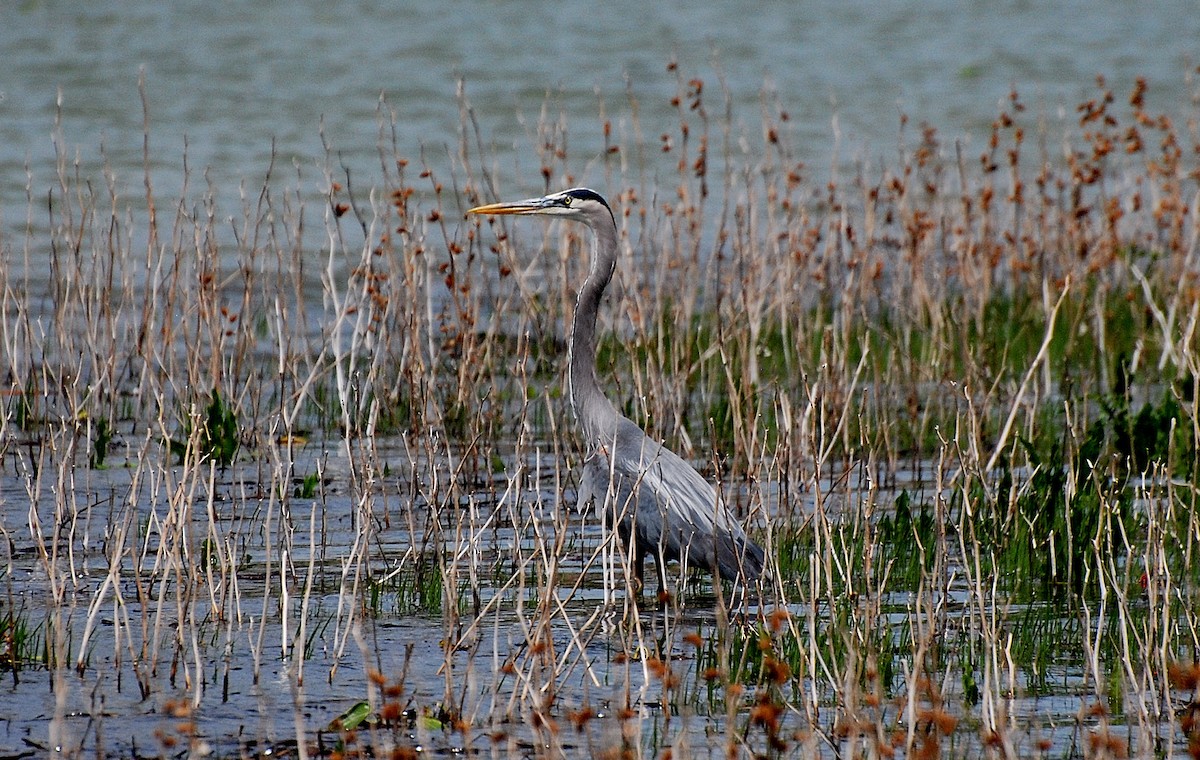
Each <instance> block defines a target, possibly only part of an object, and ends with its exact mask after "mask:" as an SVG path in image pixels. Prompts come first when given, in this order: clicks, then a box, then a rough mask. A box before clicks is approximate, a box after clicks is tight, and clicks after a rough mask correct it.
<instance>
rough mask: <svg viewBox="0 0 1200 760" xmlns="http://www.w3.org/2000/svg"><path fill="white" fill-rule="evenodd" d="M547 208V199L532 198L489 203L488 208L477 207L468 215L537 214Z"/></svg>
mask: <svg viewBox="0 0 1200 760" xmlns="http://www.w3.org/2000/svg"><path fill="white" fill-rule="evenodd" d="M545 208H546V199H545V198H530V199H529V200H524V201H515V202H512V203H489V204H487V205H486V206H476V207H475V208H473V209H470V210H469V211H467V213H468V214H536V213H537V212H539V211H541V210H543V209H545Z"/></svg>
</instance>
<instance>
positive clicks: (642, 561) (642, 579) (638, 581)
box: [633, 542, 646, 595]
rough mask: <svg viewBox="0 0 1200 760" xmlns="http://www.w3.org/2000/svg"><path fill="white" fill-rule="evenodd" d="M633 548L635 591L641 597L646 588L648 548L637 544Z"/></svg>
mask: <svg viewBox="0 0 1200 760" xmlns="http://www.w3.org/2000/svg"><path fill="white" fill-rule="evenodd" d="M635 544H636V545H635V546H634V548H633V583H634V591H636V592H637V593H638V594H639V595H640V594H641V593H642V591H643V590H645V588H646V547H644V546H642V545H641V544H640V543H638V542H635Z"/></svg>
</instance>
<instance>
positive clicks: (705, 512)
mask: <svg viewBox="0 0 1200 760" xmlns="http://www.w3.org/2000/svg"><path fill="white" fill-rule="evenodd" d="M470 213H474V214H540V215H545V216H555V217H560V218H564V219H571V220H574V221H579V222H583V223H584V224H586V225H587V226H588V227H590V228H591V230H592V233H593V240H592V261H591V268H590V270H589V272H588V276H587V279H586V280H584V282H583V285H582V286H581V287H580V289H579V297H578V301H577V303H576V306H575V317H574V321H573V324H572V328H571V340H570V349H569V351H570V353H569V357H568V372H567V376H568V386H569V390H570V399H571V408H572V410H573V411H574V413H575V417H576V418H577V419H578V421H579V425H580V427H581V428H582V430H583V437H584V440H585V441H586V444H587V449H588V455H587V459H586V461H585V463H584V467H583V475H582V478H581V481H580V486H579V499H580V504H581V505H584V504H586V503H587V502H588V500H594V502H595V503H596V505H597V506H600V507H602V508H603V509H605V510H606V511H607V515H608V518H609V524H610V525H615V526H616V529H617V534H618V536H619V537H620V539H621V541H622V542H623V543H624V545H625V546H626V548H627V549H631V550H632V559H633V570H634V574H635V576H636V579H637V582H638V584H639V586H640V585H641V584H642V582H643V571H644V567H645V558H646V556H647V555H650V556H653V557H654V558H655V564H656V566H657V568H658V576H659V584H660V587H661V588H660V590H665V584H666V572H665V568H664V566H663V565H664V563H665V562H667V561H670V560H677V561H679V562H681V563H684V565H685V566H691V567H702V568H704V569H706V570H708V571H710V572H712V573H714V574H718V575H720V576H721V577H722V578H725V579H727V580H736V581H742V582H752V581H754V580H756V579H758V578H759V577H760V576H761V575H762V572H763V566H764V562H765V556H764V554H763V551H762V549H760V548H759V547H758V546H757V545H756V544H755V543H754V542H753V541H751V540H750V539H749V537H747V536H746V533H745V531H744V530H742V527H741V525H739V524H738V522H737V521H736V520H735V519H734V518H733V516H732V515H730V514H729V511H728V510H727V509H726V507H725V505H724V503H722V501H721V499H720V496H719V495H718V493H717V491H716V489H715V488H713V486H712V485H711V484H710V483H709V482H708V481H707V480H705V479H704V478H703V477H702V476H701V475H700V473H698V472H696V470H695V468H693V467H692V466H691V465H689V464H688V463H687V462H685V461H683V460H682V459H680V458H679V457H678V456H677V455H676V454H675V453H674V452H672V451H671V450H669V449H667V448H666V447H665V446H663V445H662V444H661V443H658V442H655V441H653V440H651V439H650V438H649V437H648V436H647V435H646V434H645V433H644V432H642V429H641V428H639V427H638V426H637V425H636V424H635V423H634V422H633V421H632V420H630V419H629V418H627V417H625V416H624V415H622V414H621V413H619V412H618V411H617V410H616V408H615V407H614V406H613V404H612V402H611V401H609V400H608V398H607V397H606V396H605V395H604V392H603V391H602V390H601V388H600V383H599V381H598V379H597V377H596V316H597V314H598V312H599V309H600V299H601V297H602V296H603V295H604V289H605V288H606V287H608V284H609V282H610V281H611V280H612V275H613V271H614V269H615V268H616V265H617V251H618V244H617V224H616V219H615V217H614V216H613V213H612V209H611V208H609V205H608V203H607V202H606V201H605V200H604V198H603V197H601V196H600V195H599V194H598V193H596V192H594V191H592V190H588V189H586V188H574V189H572V190H566V191H564V192H561V193H554V194H552V195H547V196H545V197H543V198H531V199H529V200H524V201H518V202H516V203H494V204H490V205H487V206H479V207H478V208H473V209H471V211H470Z"/></svg>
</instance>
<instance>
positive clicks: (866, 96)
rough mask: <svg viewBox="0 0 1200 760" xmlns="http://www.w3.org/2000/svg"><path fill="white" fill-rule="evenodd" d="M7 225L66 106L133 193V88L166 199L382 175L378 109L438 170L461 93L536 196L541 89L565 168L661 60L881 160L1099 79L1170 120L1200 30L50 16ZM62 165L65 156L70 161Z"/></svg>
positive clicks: (1019, 24)
mask: <svg viewBox="0 0 1200 760" xmlns="http://www.w3.org/2000/svg"><path fill="white" fill-rule="evenodd" d="M0 50H3V52H4V61H5V65H4V70H3V72H0V177H3V182H2V183H0V214H3V219H4V221H5V223H6V224H8V225H12V224H14V223H15V222H19V221H20V220H21V219H22V218H23V209H24V198H25V187H26V178H25V166H26V165H27V164H28V165H30V167H31V169H32V171H33V173H34V177H35V179H34V182H33V186H32V188H31V189H32V192H33V194H34V195H35V196H40V195H42V194H44V192H45V183H46V182H47V181H48V179H49V177H50V176H51V175H50V172H51V171H52V168H53V163H52V161H51V157H52V155H53V149H52V145H51V132H52V127H53V123H54V117H55V109H56V101H57V100H58V99H59V98H60V97H61V104H62V114H63V121H64V134H65V140H66V142H67V143H68V145H69V146H70V147H72V148H75V147H77V148H78V150H79V152H80V155H81V156H82V157H83V158H84V159H85V160H88V161H91V160H94V159H95V158H96V156H97V153H98V151H99V149H100V147H101V146H103V148H104V150H105V152H106V154H107V155H108V157H109V159H110V161H111V163H112V165H113V166H114V168H115V169H116V171H117V173H118V176H122V177H125V178H127V179H128V180H129V181H131V182H132V181H136V180H138V179H140V172H141V150H142V137H141V135H142V123H143V121H142V107H141V104H140V102H139V97H138V91H137V79H138V75H139V71H140V70H144V72H145V76H146V82H147V84H146V90H147V95H148V100H149V110H150V126H151V132H152V139H153V147H154V149H155V157H154V160H155V161H156V162H158V163H159V164H167V166H166V167H165V168H166V169H167V170H166V171H163V172H162V174H161V179H160V181H161V183H162V184H163V186H164V188H171V187H175V186H177V185H178V183H179V182H180V174H181V173H180V171H179V166H180V163H181V159H182V154H183V151H184V145H185V143H186V145H187V153H188V156H189V161H190V165H191V166H192V167H193V168H206V169H208V170H210V177H211V178H212V179H213V181H214V183H215V184H216V185H217V187H218V188H219V189H220V190H221V191H222V192H231V191H232V188H233V187H234V186H236V183H237V182H238V181H240V180H242V179H249V180H250V181H251V182H253V181H255V180H257V179H259V178H261V176H262V175H263V174H264V172H265V171H266V167H267V165H268V159H269V154H270V151H271V149H272V146H273V145H274V148H275V150H276V151H277V152H278V154H279V156H280V157H281V158H282V159H283V162H282V165H283V166H285V167H286V166H288V165H289V163H290V162H291V161H297V162H299V163H301V164H310V163H311V162H313V161H314V160H315V159H316V158H317V157H319V156H320V155H321V154H322V149H321V138H320V134H319V133H320V129H321V124H322V123H324V131H325V134H326V137H327V139H328V141H329V143H330V144H331V145H332V146H333V147H334V148H335V149H336V150H337V151H339V153H340V154H341V156H342V158H343V160H345V161H346V162H347V163H348V164H349V165H350V166H352V167H354V168H355V169H356V170H357V171H359V172H361V174H360V177H362V178H363V180H362V181H363V182H364V183H366V184H370V183H371V181H372V179H373V178H375V177H377V176H378V171H379V168H378V160H377V159H376V158H375V152H374V146H375V144H376V141H377V135H378V130H377V115H376V110H377V106H378V103H379V98H380V96H381V95H383V96H384V97H386V99H387V103H388V104H389V106H390V107H391V108H392V109H394V110H395V112H396V114H397V134H396V141H397V143H398V146H399V152H400V153H401V154H402V155H414V156H415V155H416V154H418V153H419V152H420V151H421V150H426V151H429V152H430V153H432V154H435V155H436V154H442V153H443V152H444V151H445V149H446V145H447V144H448V143H453V142H454V139H455V138H454V136H455V135H456V133H457V130H458V129H459V124H460V115H459V109H458V106H457V104H456V103H455V97H454V96H455V91H456V84H457V81H458V80H459V79H460V78H462V79H464V80H465V82H466V92H467V95H468V97H469V98H470V100H471V102H472V104H473V105H474V108H475V114H476V117H477V119H478V121H479V124H480V128H481V132H482V134H483V136H484V138H485V140H486V141H488V142H489V143H492V144H494V146H495V148H496V149H497V150H498V151H499V152H500V154H501V156H502V157H503V156H504V155H505V154H509V153H511V154H512V155H514V156H515V157H516V159H517V160H518V161H520V162H521V165H522V166H524V167H526V171H529V172H530V173H531V174H530V176H529V177H528V178H524V177H519V178H518V177H513V178H510V179H509V180H508V181H509V183H513V184H517V185H520V186H522V187H523V188H530V187H537V182H536V179H535V178H534V176H533V173H535V172H536V164H535V163H533V162H532V161H531V154H532V149H533V144H534V143H535V141H534V140H533V139H531V135H532V132H533V123H534V122H536V120H537V118H538V113H539V110H540V108H541V106H542V103H543V101H544V99H545V98H546V97H547V95H548V94H549V95H550V97H551V99H552V101H553V104H554V108H555V109H558V108H561V109H562V110H563V111H564V112H565V113H566V115H567V124H568V126H569V127H572V128H573V131H572V140H571V142H570V145H571V149H572V151H573V156H574V158H573V164H574V165H573V166H572V167H571V170H572V172H573V173H575V174H576V176H578V177H581V178H583V179H584V180H587V181H589V182H593V183H599V182H600V181H601V177H598V176H596V175H595V172H594V171H593V170H589V166H590V163H589V162H590V161H592V160H593V159H594V158H595V156H596V155H597V153H598V152H599V150H600V145H601V142H600V140H601V137H600V134H599V119H598V118H596V114H597V113H598V110H599V107H600V106H599V104H598V95H599V96H600V97H602V98H603V99H604V100H605V101H606V113H607V115H608V116H609V117H610V118H612V119H613V120H614V121H615V123H616V125H617V129H618V130H620V129H631V128H632V127H631V124H630V117H631V110H630V107H629V105H628V104H627V103H626V102H625V97H626V92H627V91H628V93H630V94H631V95H632V96H633V97H634V98H636V99H637V101H638V103H639V119H640V125H639V127H640V129H641V130H642V131H643V133H644V136H645V137H646V138H647V139H648V140H649V141H653V140H655V139H656V138H657V136H658V134H660V133H663V132H667V131H670V130H671V129H672V128H673V127H674V125H675V124H677V121H678V119H677V118H676V117H674V116H673V115H672V113H671V109H670V106H669V104H668V100H669V97H670V96H671V94H672V93H673V92H674V88H675V85H674V83H673V81H672V79H671V77H670V76H669V75H667V74H666V64H667V62H668V61H671V60H678V61H679V62H680V64H681V71H682V72H683V73H684V76H701V77H703V78H704V79H706V80H707V81H708V82H709V83H710V86H715V85H716V79H717V73H718V72H719V75H720V77H721V78H722V79H723V84H724V86H725V87H727V88H728V91H729V93H730V96H731V98H732V100H733V102H734V104H735V107H736V109H737V111H736V112H737V113H738V115H739V117H740V118H742V119H745V120H747V121H753V120H754V119H755V118H756V113H757V109H758V107H759V92H760V89H761V87H762V85H763V83H764V81H767V80H769V81H770V82H772V83H773V84H772V86H773V87H774V88H775V89H776V90H777V91H778V94H779V98H780V101H781V104H782V107H783V108H784V109H785V110H787V111H788V112H789V114H790V115H791V117H792V120H793V123H794V124H795V125H796V129H797V131H798V133H799V135H800V137H801V140H802V148H801V155H800V156H799V158H800V159H801V160H804V161H806V162H809V163H810V164H816V165H822V166H823V165H824V164H825V162H827V161H828V159H829V157H830V156H831V155H832V154H833V152H834V149H835V127H834V122H835V121H836V134H837V135H839V136H840V147H839V148H838V150H839V151H840V155H843V156H845V155H865V156H866V157H868V158H872V159H874V158H878V157H881V156H887V157H890V156H892V155H894V150H895V149H894V146H895V140H896V135H897V129H898V122H899V118H898V117H899V114H900V113H901V112H904V113H907V114H909V115H910V116H911V117H912V118H913V119H914V120H917V121H920V122H928V123H930V124H932V125H934V126H937V127H938V128H939V129H941V130H942V132H943V134H946V135H950V136H953V137H956V138H957V137H970V138H973V139H975V140H979V139H982V137H985V136H986V129H987V126H988V124H989V123H990V122H991V120H992V119H993V118H994V117H995V115H996V113H997V109H998V104H999V103H1000V102H1001V101H1002V100H1003V99H1004V98H1005V97H1006V96H1007V94H1008V92H1009V90H1010V88H1011V87H1013V86H1016V87H1017V88H1019V89H1020V91H1021V93H1022V95H1023V96H1024V97H1025V98H1026V100H1027V102H1030V103H1037V104H1040V106H1041V107H1043V108H1044V109H1045V111H1046V113H1047V114H1048V115H1049V116H1050V117H1051V118H1057V117H1058V116H1059V115H1060V109H1062V108H1065V109H1067V111H1066V114H1067V115H1068V116H1069V115H1070V114H1071V109H1073V107H1074V106H1075V105H1076V104H1077V103H1079V102H1080V101H1081V100H1083V99H1085V98H1086V97H1091V96H1092V95H1093V94H1094V92H1095V90H1094V79H1095V76H1096V75H1098V74H1102V75H1104V76H1106V77H1107V78H1108V80H1109V82H1110V84H1111V85H1112V86H1113V87H1114V88H1115V89H1116V90H1117V92H1118V93H1121V94H1124V93H1127V92H1128V91H1129V88H1130V87H1131V85H1132V83H1133V80H1134V78H1135V77H1137V76H1145V77H1147V78H1148V79H1149V80H1150V83H1151V95H1150V107H1151V110H1154V109H1155V108H1156V107H1157V106H1161V107H1163V108H1168V109H1169V110H1171V111H1177V110H1178V109H1180V108H1181V107H1183V104H1185V103H1187V100H1188V98H1187V92H1188V84H1187V83H1186V81H1185V79H1186V75H1187V73H1188V71H1189V68H1190V67H1191V66H1193V65H1194V64H1195V63H1196V62H1197V60H1198V59H1200V14H1198V13H1196V12H1195V7H1194V5H1193V4H1192V3H1190V2H1187V1H1186V0H1169V1H1168V2H1163V3H1155V4H1153V5H1151V6H1145V5H1142V4H1137V3H1127V2H1122V1H1121V0H1102V1H1101V2H1067V3H1024V2H1003V3H959V2H949V1H947V0H935V1H932V2H924V3H917V2H905V3H888V4H882V5H880V4H873V3H837V2H819V3H809V4H800V5H797V4H794V3H787V2H769V3H759V4H756V5H755V6H754V7H753V8H752V9H747V8H746V7H745V6H744V5H743V4H741V3H734V2H709V3H677V2H671V3H640V2H633V1H632V0H620V1H618V2H612V3H604V4H595V3H592V4H576V3H556V4H550V5H547V4H545V3H536V2H529V1H523V2H463V1H462V0H451V1H450V2H444V3H408V2H400V3H384V2H358V3H346V4H328V3H321V2H303V3H278V4H259V3H247V2H236V1H233V2H220V3H215V4H214V3H200V2H192V1H190V0H185V2H179V3H150V2H133V3H117V2H94V3H80V4H76V3H65V2H55V1H54V0H29V1H28V2H23V3H19V4H16V5H15V6H10V7H9V8H7V9H6V11H5V21H4V23H3V24H0ZM69 153H73V151H69Z"/></svg>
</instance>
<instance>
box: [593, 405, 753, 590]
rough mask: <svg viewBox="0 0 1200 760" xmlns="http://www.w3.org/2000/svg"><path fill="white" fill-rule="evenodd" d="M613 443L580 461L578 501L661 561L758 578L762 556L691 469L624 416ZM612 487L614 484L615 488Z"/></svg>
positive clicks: (729, 576) (735, 576)
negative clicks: (604, 514)
mask: <svg viewBox="0 0 1200 760" xmlns="http://www.w3.org/2000/svg"><path fill="white" fill-rule="evenodd" d="M614 439H615V440H614V445H613V446H611V447H602V448H601V449H600V450H599V451H597V452H596V453H595V454H594V455H593V456H592V457H591V458H589V459H588V461H587V462H586V463H585V465H584V470H583V475H582V478H581V481H580V488H579V490H580V503H581V504H583V503H585V499H587V498H591V499H593V500H594V501H595V503H596V504H597V505H601V504H604V505H606V506H607V508H608V509H609V510H610V514H612V515H613V516H614V517H615V518H616V519H617V520H619V521H620V522H621V523H622V527H623V528H625V530H626V531H627V530H628V529H629V526H630V524H632V526H633V527H634V528H635V530H636V536H637V540H638V541H639V542H640V543H642V544H643V545H645V546H646V547H648V549H649V550H650V551H653V552H655V553H656V554H657V553H658V552H661V553H662V555H663V556H664V557H665V558H666V559H675V560H679V561H681V562H686V563H687V564H689V565H698V566H700V567H703V568H706V569H708V570H709V571H711V572H713V573H719V574H720V576H721V577H722V578H726V579H728V580H737V579H742V580H746V581H752V580H755V579H757V578H758V577H759V576H760V575H761V574H762V570H763V563H764V561H765V557H764V555H763V551H762V549H760V548H759V547H758V546H756V545H755V544H754V542H752V541H751V540H750V539H749V538H748V537H747V536H746V532H745V531H744V530H742V526H741V525H739V524H738V522H737V521H736V520H735V519H734V518H733V516H732V515H731V514H729V511H728V510H727V509H726V508H725V505H724V504H723V503H722V502H721V500H720V498H719V496H718V494H717V491H716V489H715V488H713V487H712V485H711V484H710V483H709V482H708V481H707V480H705V479H704V478H703V477H702V476H701V475H700V473H698V472H696V470H695V468H694V467H692V466H691V465H689V464H688V463H687V462H685V461H683V460H682V459H680V458H679V457H678V456H677V455H676V454H675V453H674V452H672V451H671V450H670V449H667V448H666V447H664V446H663V445H662V444H659V443H656V442H654V441H652V440H651V439H650V438H649V437H648V436H646V434H645V433H643V432H642V431H641V429H640V428H639V427H638V426H637V425H635V424H634V423H633V422H631V421H630V420H628V419H622V420H621V423H620V424H619V425H618V426H617V430H616V434H615V436H614ZM614 484H615V485H614Z"/></svg>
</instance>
